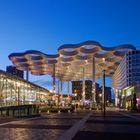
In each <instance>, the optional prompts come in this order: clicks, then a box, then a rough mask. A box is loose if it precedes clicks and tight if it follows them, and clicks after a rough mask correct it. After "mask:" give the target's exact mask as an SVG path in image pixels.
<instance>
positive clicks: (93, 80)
mask: <svg viewBox="0 0 140 140" xmlns="http://www.w3.org/2000/svg"><path fill="white" fill-rule="evenodd" d="M92 101H93V103H94V104H95V103H96V82H95V58H94V57H93V61H92Z"/></svg>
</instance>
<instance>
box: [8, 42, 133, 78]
mask: <svg viewBox="0 0 140 140" xmlns="http://www.w3.org/2000/svg"><path fill="white" fill-rule="evenodd" d="M132 50H135V47H134V46H132V45H129V44H126V45H120V46H117V47H111V48H107V47H103V46H101V45H100V44H99V43H98V42H95V41H86V42H83V43H80V44H67V45H63V46H61V47H59V48H58V54H56V55H48V54H45V53H42V52H40V51H35V50H29V51H26V52H24V53H12V54H10V55H9V59H10V60H11V61H12V62H13V64H14V65H15V66H16V67H17V69H20V70H23V71H25V70H30V71H31V73H32V74H34V75H47V74H48V75H53V65H54V64H55V76H56V77H57V78H61V79H62V80H63V81H67V80H80V79H82V78H83V67H84V68H85V78H86V79H92V62H93V58H95V68H96V69H95V71H96V79H99V78H101V77H102V71H103V70H106V76H112V74H113V73H114V71H115V70H116V68H117V66H118V65H119V63H120V61H121V59H122V57H123V56H124V55H125V53H126V52H127V51H132Z"/></svg>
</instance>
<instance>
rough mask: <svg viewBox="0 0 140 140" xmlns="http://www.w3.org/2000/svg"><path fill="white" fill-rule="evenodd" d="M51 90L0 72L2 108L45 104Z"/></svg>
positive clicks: (0, 102)
mask: <svg viewBox="0 0 140 140" xmlns="http://www.w3.org/2000/svg"><path fill="white" fill-rule="evenodd" d="M48 96H49V90H47V89H45V88H42V87H40V86H38V85H35V84H33V83H31V82H28V81H26V80H24V79H22V78H19V77H17V76H13V75H11V74H9V73H6V72H4V71H2V70H0V106H1V107H2V106H15V105H25V104H43V103H45V102H46V101H47V98H48Z"/></svg>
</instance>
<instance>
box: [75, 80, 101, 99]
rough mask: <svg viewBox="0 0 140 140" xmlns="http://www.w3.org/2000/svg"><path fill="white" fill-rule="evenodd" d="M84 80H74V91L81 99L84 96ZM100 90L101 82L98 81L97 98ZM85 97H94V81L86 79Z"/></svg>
mask: <svg viewBox="0 0 140 140" xmlns="http://www.w3.org/2000/svg"><path fill="white" fill-rule="evenodd" d="M82 82H83V81H72V93H73V94H76V96H77V97H76V99H78V100H80V99H81V98H82V92H83V91H82V87H83V86H82V85H83V83H82ZM99 92H100V88H99V84H98V83H96V99H97V96H98V94H99ZM85 99H87V100H88V99H92V81H91V80H85Z"/></svg>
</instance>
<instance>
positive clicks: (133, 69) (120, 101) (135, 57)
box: [112, 50, 140, 107]
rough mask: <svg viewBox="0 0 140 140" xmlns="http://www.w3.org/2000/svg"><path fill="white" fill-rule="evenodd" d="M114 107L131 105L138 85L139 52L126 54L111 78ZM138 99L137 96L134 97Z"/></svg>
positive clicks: (139, 74)
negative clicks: (114, 95) (114, 97)
mask: <svg viewBox="0 0 140 140" xmlns="http://www.w3.org/2000/svg"><path fill="white" fill-rule="evenodd" d="M112 81H113V88H114V90H115V94H116V105H117V106H120V107H126V102H129V105H130V104H133V103H132V102H133V96H134V93H135V90H134V89H135V88H134V87H136V86H137V85H138V84H139V83H140V50H135V51H130V52H127V53H126V55H125V56H124V57H123V59H122V60H121V62H120V65H119V66H118V68H117V70H116V71H115V73H114V75H113V78H112ZM136 96H137V98H138V96H139V95H138V94H137V95H136Z"/></svg>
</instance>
